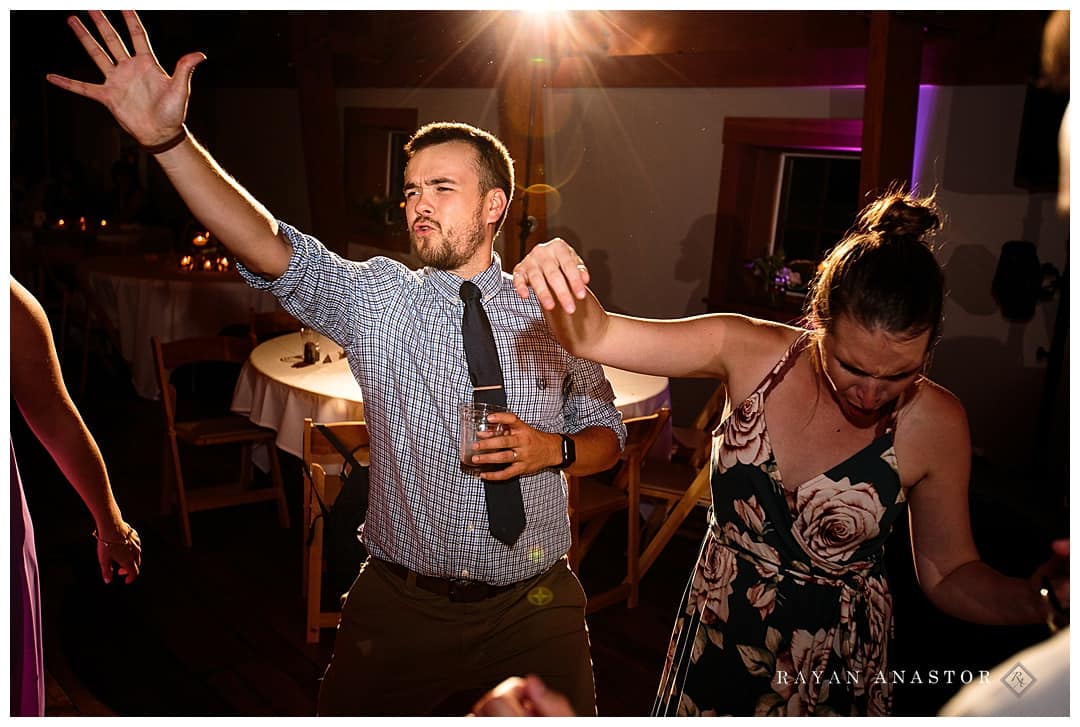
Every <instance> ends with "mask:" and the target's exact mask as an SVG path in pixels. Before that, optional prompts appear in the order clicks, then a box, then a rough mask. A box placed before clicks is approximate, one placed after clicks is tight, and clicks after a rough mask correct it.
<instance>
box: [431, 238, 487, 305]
mask: <svg viewBox="0 0 1080 727" xmlns="http://www.w3.org/2000/svg"><path fill="white" fill-rule="evenodd" d="M424 273H425V277H426V279H427V280H428V281H430V282H431V284H432V285H433V286H434V287H435V290H437V291H438V292H439V294H440V295H442V296H443V297H445V298H447V299H448V300H450V301H453V302H456V303H460V302H461V293H460V291H461V284H462V283H463V282H464V279H463V278H461V277H459V276H457V275H455V274H454V273H451V272H449V271H447V270H436V269H435V268H431V267H428V268H424ZM502 278H503V273H502V258H500V257H499V253H497V252H495V251H494V250H492V252H491V265H488V266H487V268H486V269H485V270H484V271H483V272H482V273H480V274H478V275H477V276H476V277H474V278H472V282H473V283H475V284H476V287H478V288H479V289H480V293H481V294H482V295H483V299H484V302H485V303H486V302H487V301H489V300H491V299H492V298H493V297H494V296H495V294H496V293H498V292H499V291H500V290H501V289H502Z"/></svg>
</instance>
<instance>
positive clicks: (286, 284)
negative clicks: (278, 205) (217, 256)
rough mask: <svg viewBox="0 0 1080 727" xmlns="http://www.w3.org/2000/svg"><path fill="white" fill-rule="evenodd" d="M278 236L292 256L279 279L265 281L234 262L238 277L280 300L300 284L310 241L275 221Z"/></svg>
mask: <svg viewBox="0 0 1080 727" xmlns="http://www.w3.org/2000/svg"><path fill="white" fill-rule="evenodd" d="M277 224H278V234H279V235H280V236H282V237H284V238H285V240H286V241H287V242H288V243H289V245H291V246H292V256H291V257H290V258H289V267H288V268H286V269H285V272H284V273H282V274H281V276H280V277H278V278H274V279H273V280H267V279H266V278H264V277H263V276H261V275H259V274H258V273H255V272H252V271H251V270H249V269H248V268H247V267H246V266H245V265H244V264H243V263H242V262H240V261H239V260H236V261H235V262H236V271H237V272H238V273H240V276H241V277H242V278H243V279H244V280H245V282H247V284H248V285H250V286H251V287H252V288H255V289H256V290H266V291H268V292H270V293H271V294H272V295H274V296H276V297H278V298H280V297H281V296H284V295H289V294H290V293H292V292H293V291H294V290H296V286H297V285H298V284H299V282H300V270H301V268H302V267H303V265H304V261H305V260H307V257H308V255H307V252H308V246H309V244H310V241H309V240H308V239H307V235H305V234H304V233H302V232H300V231H299V230H297V229H296V228H295V227H293V226H292V225H290V224H288V223H286V222H282V221H281V220H278V221H277Z"/></svg>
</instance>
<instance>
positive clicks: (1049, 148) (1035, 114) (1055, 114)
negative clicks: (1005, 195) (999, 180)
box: [1013, 84, 1069, 192]
mask: <svg viewBox="0 0 1080 727" xmlns="http://www.w3.org/2000/svg"><path fill="white" fill-rule="evenodd" d="M1068 103H1069V97H1068V96H1066V95H1063V94H1060V93H1056V92H1054V91H1051V90H1050V89H1047V88H1040V87H1038V86H1035V85H1033V84H1028V87H1027V93H1026V95H1025V97H1024V116H1023V118H1022V120H1021V122H1020V143H1019V144H1018V145H1017V147H1016V171H1015V173H1014V175H1013V184H1015V185H1016V186H1017V187H1021V188H1022V189H1026V190H1028V191H1029V192H1056V191H1057V185H1058V128H1059V127H1060V126H1061V118H1062V116H1063V115H1064V114H1065V106H1066V105H1067V104H1068Z"/></svg>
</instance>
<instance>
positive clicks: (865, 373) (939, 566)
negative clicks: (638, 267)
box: [514, 192, 1068, 715]
mask: <svg viewBox="0 0 1080 727" xmlns="http://www.w3.org/2000/svg"><path fill="white" fill-rule="evenodd" d="M939 226H940V222H939V217H938V214H937V211H936V208H935V206H934V204H933V200H932V199H919V198H915V197H910V196H906V195H904V194H902V193H899V192H896V193H889V194H887V195H885V196H883V197H882V198H880V199H878V200H877V201H875V202H874V203H873V204H871V205H870V206H869V207H867V208H866V209H865V210H864V211H863V213H862V215H861V216H860V218H859V221H858V223H857V225H856V227H855V228H854V229H853V231H852V232H851V233H850V234H849V235H848V236H847V237H846V238H845V239H844V240H843V241H842V242H841V243H840V244H839V245H838V246H837V247H836V248H835V249H834V250H833V251H832V252H831V253H830V254H829V256H828V257H827V258H826V260H825V262H824V264H823V266H822V269H821V271H820V272H819V274H818V276H817V278H816V279H815V281H814V283H813V285H812V289H811V292H810V295H809V296H808V303H807V321H808V324H809V325H808V328H807V329H802V328H795V327H792V326H787V325H782V324H778V323H773V322H769V321H764V320H757V319H753V318H748V317H745V316H740V315H734V314H711V315H705V316H698V317H694V318H687V319H681V320H676V321H656V320H646V319H640V318H630V317H626V316H620V315H616V314H610V313H608V312H606V311H605V310H604V309H603V307H602V306H601V305H600V304H599V302H598V301H597V300H596V298H595V297H594V296H593V295H592V294H591V292H590V291H588V289H587V287H586V286H587V284H588V271H587V269H586V268H585V266H584V264H583V263H582V260H581V258H580V257H579V256H578V255H577V254H576V253H575V252H574V250H573V249H571V248H570V247H569V246H568V245H567V244H566V243H565V242H563V241H562V240H553V241H551V242H549V243H546V244H544V245H540V246H538V247H536V248H535V249H534V250H533V251H532V252H531V253H530V254H529V255H528V256H527V257H526V258H525V259H524V260H523V261H522V262H521V263H520V264H519V265H518V266H517V267H516V268H515V270H514V281H515V286H516V287H517V290H518V293H519V294H520V295H522V296H523V297H524V296H527V295H528V294H529V288H530V287H531V288H532V289H533V291H534V292H535V294H536V295H537V296H538V298H539V300H540V302H541V304H542V306H543V307H544V311H545V316H546V318H547V320H548V323H549V324H550V325H551V327H552V329H553V330H554V331H555V333H556V335H557V337H558V338H559V341H560V342H561V343H562V344H563V345H564V346H566V348H567V349H568V350H570V351H571V352H572V353H574V354H575V355H577V356H581V357H583V358H587V359H592V360H594V361H599V362H601V363H604V364H607V365H611V366H616V367H618V368H622V369H629V370H632V371H639V372H642V373H647V374H654V375H659V376H670V377H692V376H694V377H712V378H717V379H719V380H720V381H721V382H722V383H723V385H724V386H725V387H726V390H727V394H728V401H729V406H731V407H732V408H731V410H730V411H729V412H728V416H727V417H726V419H725V420H724V422H723V423H722V424H721V425H720V426H719V427H718V428H717V430H716V432H715V433H714V439H713V452H712V463H711V467H712V502H713V506H712V508H711V509H710V522H709V531H708V533H707V534H706V536H705V541H704V543H703V544H702V549H701V553H700V556H699V557H698V561H697V565H696V566H695V568H694V572H693V574H692V576H691V578H690V582H689V584H688V586H687V590H686V593H685V595H684V597H683V601H682V606H681V608H680V612H679V616H678V619H677V621H676V623H675V627H674V630H673V633H672V639H671V644H670V646H669V648H668V654H667V660H666V663H665V665H664V668H663V674H662V677H661V682H660V688H659V693H658V695H657V699H656V704H655V707H654V710H653V712H654V714H656V715H715V714H734V715H885V714H888V713H889V712H890V708H891V684H890V678H889V677H890V675H889V667H888V646H889V639H890V636H891V633H892V599H891V596H890V594H889V587H888V583H887V581H886V579H885V575H884V572H883V565H882V560H883V552H882V549H883V546H884V542H885V540H886V538H887V536H888V534H889V532H890V530H891V528H892V524H893V522H894V521H895V520H896V518H897V517H898V516H900V515H902V514H903V513H904V512H905V510H906V511H907V515H908V517H909V521H910V527H911V539H912V544H913V555H914V558H915V566H916V572H917V574H918V578H919V583H920V586H921V588H922V590H923V591H924V593H926V595H927V596H928V597H929V599H930V600H931V601H932V602H933V603H934V604H935V605H937V606H938V607H939V608H941V609H942V610H943V611H945V612H947V613H949V614H951V615H953V616H955V617H958V618H962V619H966V620H969V621H973V622H977V623H985V624H1009V623H1038V622H1042V621H1044V620H1045V617H1046V604H1045V602H1044V600H1045V599H1043V598H1042V597H1041V596H1040V595H1039V593H1038V590H1037V588H1036V587H1034V584H1036V583H1040V582H1041V579H1042V576H1043V575H1047V574H1052V575H1054V577H1055V579H1056V580H1055V587H1056V589H1057V591H1058V595H1059V597H1060V598H1062V599H1065V600H1066V601H1067V598H1068V595H1067V594H1068V583H1067V568H1066V569H1062V567H1061V566H1062V564H1061V563H1060V562H1059V561H1057V560H1051V561H1048V562H1047V564H1046V565H1044V566H1042V567H1041V568H1040V569H1039V570H1038V571H1036V573H1035V574H1034V575H1033V576H1032V578H1031V579H1022V578H1010V577H1006V576H1004V575H1002V574H1000V573H998V572H996V571H994V570H993V569H991V568H990V567H989V566H987V565H986V564H985V563H983V562H982V561H981V560H980V559H979V555H978V552H977V551H976V549H975V544H974V541H973V539H972V535H971V527H970V521H969V513H968V490H967V488H968V476H969V472H970V463H971V444H970V439H969V433H968V425H967V418H966V415H965V413H964V409H963V406H962V405H961V404H960V402H959V401H958V400H957V399H956V397H955V396H953V395H952V394H951V393H950V392H948V391H946V390H945V389H943V388H942V387H940V386H938V385H936V384H934V383H933V382H931V381H930V380H929V379H927V378H926V377H925V376H924V375H923V374H924V371H925V369H926V365H927V362H928V360H929V357H930V353H931V351H932V349H933V345H934V343H935V342H936V341H937V339H938V334H939V327H940V323H941V317H942V307H943V302H944V276H943V274H942V271H941V268H940V266H939V265H938V263H937V261H936V259H935V257H934V254H933V251H932V248H931V244H930V238H931V237H932V236H933V233H934V232H936V231H937V230H938V228H939ZM1063 572H1064V573H1065V574H1066V575H1064V576H1060V574H1061V573H1063ZM1059 576H1060V577H1059Z"/></svg>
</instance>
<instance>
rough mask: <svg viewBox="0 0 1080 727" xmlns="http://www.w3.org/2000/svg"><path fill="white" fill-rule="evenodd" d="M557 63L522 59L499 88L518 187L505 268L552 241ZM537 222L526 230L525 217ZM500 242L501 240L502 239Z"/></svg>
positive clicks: (503, 134)
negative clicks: (548, 170) (547, 161)
mask: <svg viewBox="0 0 1080 727" xmlns="http://www.w3.org/2000/svg"><path fill="white" fill-rule="evenodd" d="M550 67H551V62H550V60H548V59H545V60H544V62H534V61H530V60H528V59H524V58H523V59H522V62H521V63H520V64H515V65H514V66H513V67H508V68H507V73H506V74H505V75H504V76H503V79H502V82H501V83H500V84H499V89H498V104H499V138H501V139H502V142H503V143H504V144H506V148H507V149H508V150H509V151H510V156H512V157H513V158H514V168H515V176H516V184H515V186H516V189H515V190H514V200H513V202H512V203H511V205H510V212H509V213H508V215H507V218H506V222H505V223H504V224H503V228H502V251H503V252H502V259H503V267H504V268H505V269H506V270H510V269H511V268H512V267H513V266H514V265H517V264H518V263H519V262H520V261H521V259H522V258H523V257H524V256H525V254H526V253H527V252H528V251H529V250H531V249H532V247H533V246H534V245H536V244H537V243H540V242H545V241H546V240H547V234H548V232H547V192H548V187H547V184H546V180H547V178H546V175H545V166H544V139H545V134H544V97H545V88H546V87H547V84H548V79H549V77H550ZM526 216H529V217H532V218H535V222H536V224H535V226H534V227H533V228H532V230H531V231H530V232H528V234H523V223H524V220H525V217H526ZM496 243H498V240H496Z"/></svg>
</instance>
